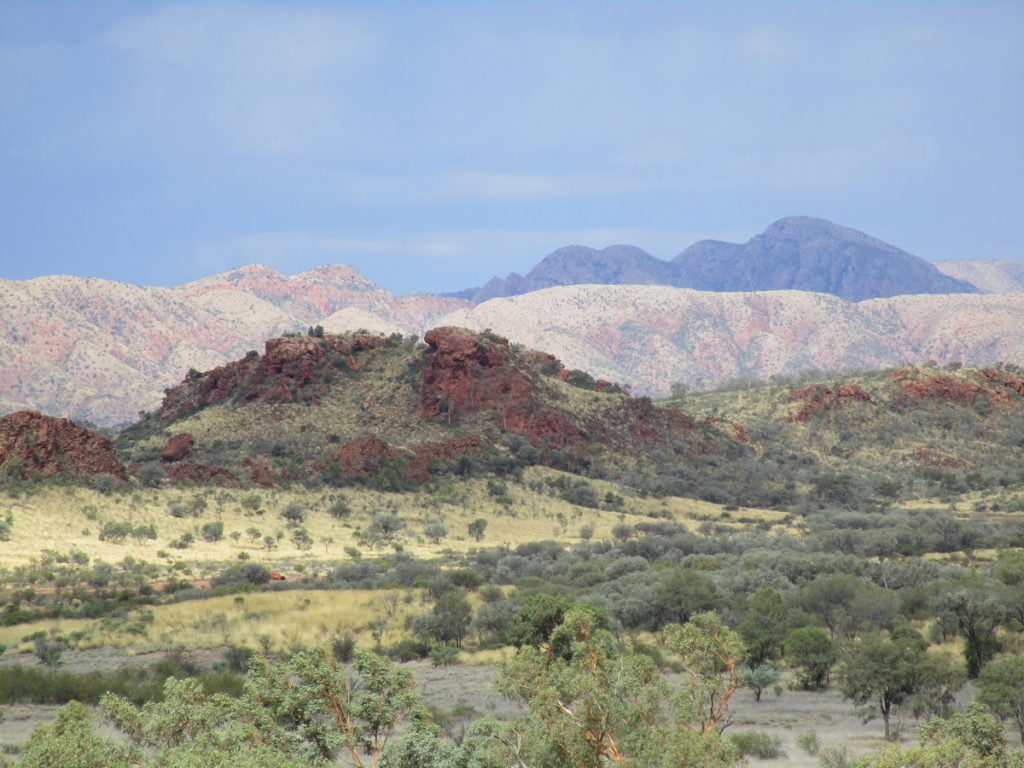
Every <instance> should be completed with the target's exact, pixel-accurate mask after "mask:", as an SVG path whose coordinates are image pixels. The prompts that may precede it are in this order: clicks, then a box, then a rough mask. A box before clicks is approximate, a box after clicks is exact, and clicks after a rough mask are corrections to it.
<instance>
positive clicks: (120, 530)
mask: <svg viewBox="0 0 1024 768" xmlns="http://www.w3.org/2000/svg"><path fill="white" fill-rule="evenodd" d="M133 530H134V529H133V528H132V524H131V523H123V522H122V523H107V524H106V525H104V526H103V528H102V529H101V530H100V541H110V542H113V543H114V544H120V543H121V542H123V541H124V540H125V539H126V538H128V536H130V535H131V534H132V531H133Z"/></svg>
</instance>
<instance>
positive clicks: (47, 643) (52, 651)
mask: <svg viewBox="0 0 1024 768" xmlns="http://www.w3.org/2000/svg"><path fill="white" fill-rule="evenodd" d="M34 648H35V653H36V658H38V659H39V663H41V664H43V665H45V666H47V667H59V666H60V663H61V659H62V657H63V656H64V649H65V648H67V646H66V645H65V643H64V641H63V640H51V639H50V638H48V637H46V636H45V635H44V636H42V637H37V638H36V639H35V642H34Z"/></svg>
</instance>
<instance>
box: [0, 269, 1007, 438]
mask: <svg viewBox="0 0 1024 768" xmlns="http://www.w3.org/2000/svg"><path fill="white" fill-rule="evenodd" d="M640 262H641V263H642V262H643V259H642V258H641V259H640ZM317 324H320V325H323V326H324V327H325V329H326V330H327V331H329V332H342V331H346V330H357V329H360V328H363V329H366V330H370V331H377V332H384V333H403V334H416V335H422V333H423V332H424V331H425V330H427V329H429V328H432V327H436V326H441V325H464V326H467V327H470V328H473V329H477V330H483V329H486V328H491V329H492V330H494V331H495V332H497V333H500V334H501V335H504V336H507V337H509V338H510V339H511V340H512V341H513V342H517V343H521V344H524V345H526V346H528V347H532V348H536V349H539V350H542V351H546V352H550V353H552V354H554V355H556V356H558V357H560V358H561V359H562V360H563V361H564V362H565V363H566V365H568V366H569V367H572V368H581V369H584V370H587V371H589V372H590V373H591V374H593V375H594V376H597V377H600V378H604V379H608V380H611V381H618V382H623V383H627V384H629V385H631V386H632V387H633V388H634V390H635V391H636V392H638V393H652V394H661V393H664V392H667V390H668V388H669V387H670V385H671V384H672V383H673V382H676V381H681V382H686V383H688V384H691V385H707V384H711V383H714V382H717V381H721V380H723V379H729V378H733V377H737V376H749V377H753V378H764V377H767V376H770V375H772V374H774V373H782V372H787V371H795V370H801V369H806V368H820V369H841V368H847V367H864V368H866V367H880V366H888V365H898V364H901V363H904V362H914V361H918V360H928V359H932V360H935V361H936V362H939V363H946V362H973V363H992V362H996V361H1000V360H1003V361H1008V362H1017V363H1020V362H1024V293H1021V294H1000V295H978V294H974V295H970V294H963V295H950V296H942V295H932V296H927V295H922V296H903V297H897V298H893V299H876V300H871V301H865V302H861V303H859V304H857V303H851V302H848V301H844V300H843V299H841V298H838V297H836V296H832V295H828V294H815V293H807V292H801V291H776V292H746V293H709V292H701V291H695V290H690V289H681V288H672V287H666V286H661V285H578V286H561V287H555V288H549V289H545V290H541V291H535V292H532V293H529V294H525V295H522V296H516V297H511V298H497V299H492V300H490V301H487V302H484V303H482V304H479V305H476V306H474V305H473V304H472V302H471V301H469V300H466V299H460V298H457V297H451V296H434V295H428V294H414V295H410V296H402V297H395V296H393V295H392V294H391V293H389V292H388V291H386V290H385V289H383V288H381V287H380V286H377V285H376V284H374V283H373V282H372V281H370V280H367V279H366V278H365V277H363V276H362V275H360V274H359V273H358V272H356V271H355V270H354V269H352V268H350V267H340V266H333V267H321V268H318V269H315V270H310V271H308V272H304V273H301V274H299V275H295V276H291V277H288V276H285V275H282V274H281V273H279V272H277V271H275V270H272V269H269V268H266V267H259V266H250V267H242V268H240V269H236V270H232V271H230V272H226V273H224V274H221V275H215V276H212V277H209V278H205V279H203V280H198V281H195V282H192V283H187V284H185V285H182V286H179V287H177V288H146V287H139V286H132V285H126V284H124V283H118V282H113V281H109V280H99V279H93V278H78V277H46V278H38V279H35V280H27V281H21V282H14V281H5V280H0V413H5V412H10V411H14V410H20V409H24V408H35V409H38V410H40V411H43V412H44V413H47V414H51V415H54V416H62V417H72V418H75V419H79V420H87V421H91V422H93V423H95V424H98V425H101V426H113V425H117V424H124V423H127V422H130V421H134V420H135V419H136V417H137V415H138V412H139V411H140V410H150V409H152V408H154V407H155V406H156V405H157V404H158V403H159V402H160V399H161V397H162V396H163V391H164V389H165V388H167V387H170V386H173V385H175V384H177V383H178V382H180V381H181V379H182V378H183V377H184V375H185V373H186V372H187V371H188V370H189V369H190V368H195V369H197V370H207V369H210V368H213V367H215V366H218V365H222V364H224V363H226V362H228V361H230V360H234V359H237V358H239V357H241V356H242V355H244V354H245V353H246V352H248V351H249V350H254V349H255V350H260V349H262V348H263V342H264V341H265V340H266V339H268V338H271V337H274V336H279V335H281V334H283V333H286V332H304V331H305V330H306V328H307V327H309V326H311V325H317Z"/></svg>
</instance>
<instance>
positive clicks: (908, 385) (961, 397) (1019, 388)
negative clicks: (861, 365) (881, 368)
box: [890, 368, 1024, 408]
mask: <svg viewBox="0 0 1024 768" xmlns="http://www.w3.org/2000/svg"><path fill="white" fill-rule="evenodd" d="M890 378H892V379H893V380H894V381H895V382H896V383H897V385H898V387H899V391H900V394H901V395H902V396H903V397H904V398H905V399H907V400H910V401H912V402H915V403H919V402H922V401H924V400H929V399H936V400H946V401H948V402H950V403H956V404H959V405H974V404H975V403H977V402H978V401H979V399H981V398H984V399H985V400H987V402H988V404H989V405H992V406H995V407H999V408H1009V407H1013V406H1014V405H1016V406H1020V405H1022V404H1024V400H1022V396H1024V377H1022V376H1021V375H1020V374H1018V373H1016V372H1013V371H1006V370H999V369H998V368H984V369H982V370H981V371H980V372H979V374H978V376H977V377H976V378H967V377H965V376H955V375H951V374H945V373H924V372H921V371H918V370H915V369H913V368H900V369H899V370H897V371H894V372H893V373H892V374H891V375H890Z"/></svg>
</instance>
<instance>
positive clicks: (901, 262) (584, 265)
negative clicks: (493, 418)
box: [455, 216, 977, 303]
mask: <svg viewBox="0 0 1024 768" xmlns="http://www.w3.org/2000/svg"><path fill="white" fill-rule="evenodd" d="M587 283H594V284H598V285H633V284H638V285H670V286H675V287H677V288H696V289H697V290H701V291H777V290H798V291H813V292H816V293H831V294H834V295H836V296H840V297H842V298H844V299H848V300H850V301H861V300H862V299H871V298H880V297H883V298H884V297H887V296H898V295H901V294H917V293H975V292H977V288H976V287H975V286H974V285H972V284H971V283H970V282H967V281H966V280H962V279H955V278H953V277H950V276H949V275H947V274H943V273H942V272H940V271H939V270H938V269H936V268H935V266H934V265H933V264H930V263H929V262H927V261H925V260H924V259H921V258H918V257H917V256H913V255H911V254H909V253H907V252H906V251H902V250H900V249H899V248H896V247H895V246H892V245H889V244H888V243H884V242H882V241H881V240H877V239H875V238H873V237H870V236H868V235H865V234H864V233H862V232H858V231H856V230H853V229H848V228H847V227H841V226H839V225H838V224H833V223H832V222H830V221H825V220H823V219H815V218H811V217H808V216H792V217H789V218H784V219H780V220H779V221H776V222H775V223H774V224H772V225H771V226H770V227H768V228H767V229H766V230H765V231H764V232H762V233H761V234H760V235H757V236H756V237H753V238H751V239H750V240H748V241H747V242H746V243H744V244H742V245H741V244H739V243H724V242H720V241H717V240H702V241H700V242H697V243H694V244H693V245H691V246H690V247H689V248H687V249H686V250H685V251H683V252H682V253H680V254H679V255H678V256H676V258H675V259H673V260H672V261H671V262H667V261H662V260H661V259H657V258H655V257H654V256H651V255H650V254H649V253H646V252H645V251H642V250H640V249H639V248H635V247H633V246H629V245H615V246H611V247H610V248H605V249H604V250H601V251H597V250H594V249H593V248H585V247H583V246H579V245H574V246H569V247H567V248H560V249H559V250H557V251H555V252H554V253H552V254H550V255H549V256H547V257H546V258H545V259H544V260H543V261H541V262H540V263H539V264H538V265H537V266H536V267H534V268H533V269H532V270H530V271H529V272H528V273H527V274H526V275H525V276H523V275H518V274H516V273H512V274H511V275H509V276H508V277H506V278H504V279H502V278H494V279H493V280H491V281H490V282H488V283H487V284H486V285H484V286H483V287H482V288H470V289H468V290H465V291H461V292H460V293H458V294H455V295H456V296H458V297H460V298H465V299H469V300H471V301H473V302H475V303H480V302H483V301H487V300H488V299H493V298H498V297H503V296H517V295H521V294H524V293H530V292H531V291H537V290H541V289H544V288H551V287H554V286H558V285H582V284H587Z"/></svg>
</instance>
